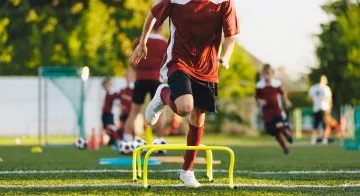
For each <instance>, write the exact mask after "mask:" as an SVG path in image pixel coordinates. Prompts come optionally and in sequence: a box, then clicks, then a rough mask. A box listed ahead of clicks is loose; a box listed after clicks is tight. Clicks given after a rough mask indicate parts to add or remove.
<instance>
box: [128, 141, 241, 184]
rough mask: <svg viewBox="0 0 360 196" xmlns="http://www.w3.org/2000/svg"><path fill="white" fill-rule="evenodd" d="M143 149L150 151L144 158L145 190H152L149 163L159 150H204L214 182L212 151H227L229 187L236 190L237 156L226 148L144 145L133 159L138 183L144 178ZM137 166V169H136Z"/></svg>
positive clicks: (134, 175) (210, 175)
mask: <svg viewBox="0 0 360 196" xmlns="http://www.w3.org/2000/svg"><path fill="white" fill-rule="evenodd" d="M143 149H148V151H147V153H146V154H145V158H144V176H143V184H144V187H145V188H150V186H149V185H148V179H147V178H148V162H149V158H150V155H151V154H152V153H154V152H155V151H158V150H204V151H205V153H206V162H207V164H206V175H207V177H208V178H209V181H210V182H212V181H213V171H212V161H213V156H212V150H219V151H226V152H228V153H229V155H230V163H229V186H230V188H234V178H233V174H234V164H235V155H234V152H233V151H232V150H231V149H230V148H228V147H225V146H205V145H199V146H186V145H184V144H166V145H144V146H140V147H138V148H136V149H135V150H134V152H133V158H132V172H133V180H134V181H136V180H137V179H138V178H141V176H142V169H141V151H142V150H143ZM136 166H137V168H136Z"/></svg>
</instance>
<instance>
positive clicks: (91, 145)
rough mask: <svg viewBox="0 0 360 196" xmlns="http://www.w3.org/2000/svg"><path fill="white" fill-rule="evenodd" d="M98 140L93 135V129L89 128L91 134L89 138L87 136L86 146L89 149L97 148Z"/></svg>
mask: <svg viewBox="0 0 360 196" xmlns="http://www.w3.org/2000/svg"><path fill="white" fill-rule="evenodd" d="M99 147H100V146H99V142H98V141H97V139H96V136H95V129H94V128H92V129H91V135H90V138H89V143H88V148H89V150H95V151H96V150H99Z"/></svg>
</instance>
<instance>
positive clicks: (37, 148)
mask: <svg viewBox="0 0 360 196" xmlns="http://www.w3.org/2000/svg"><path fill="white" fill-rule="evenodd" d="M31 153H34V154H39V153H42V149H41V147H40V146H34V147H32V148H31Z"/></svg>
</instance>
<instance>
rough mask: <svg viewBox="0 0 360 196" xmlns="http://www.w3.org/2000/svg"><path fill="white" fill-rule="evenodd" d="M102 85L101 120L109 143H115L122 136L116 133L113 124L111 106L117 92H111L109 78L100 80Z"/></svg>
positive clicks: (116, 130)
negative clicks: (103, 96) (103, 94)
mask: <svg viewBox="0 0 360 196" xmlns="http://www.w3.org/2000/svg"><path fill="white" fill-rule="evenodd" d="M102 86H103V88H104V90H105V99H104V103H103V107H102V114H101V120H102V123H103V127H104V129H105V131H106V133H107V134H108V135H109V137H110V140H109V143H108V144H109V145H113V144H115V145H117V142H118V141H120V140H121V139H122V138H121V136H120V135H119V133H118V129H117V127H116V126H115V124H114V115H113V113H112V107H113V103H114V100H115V99H117V98H118V96H119V95H118V93H111V88H112V82H111V78H105V79H104V80H103V82H102Z"/></svg>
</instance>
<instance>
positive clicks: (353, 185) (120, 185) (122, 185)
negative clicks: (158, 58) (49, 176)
mask: <svg viewBox="0 0 360 196" xmlns="http://www.w3.org/2000/svg"><path fill="white" fill-rule="evenodd" d="M151 186H152V187H167V188H171V187H173V188H175V187H184V185H182V184H168V185H151ZM228 186H229V185H228V184H202V187H228ZM235 186H236V187H239V188H252V187H261V188H358V187H360V184H339V185H311V184H303V185H286V184H257V183H255V184H235ZM76 187H89V188H91V187H125V188H128V187H138V188H141V187H143V185H142V184H132V183H124V184H60V185H0V188H16V189H18V188H22V189H26V188H76Z"/></svg>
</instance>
